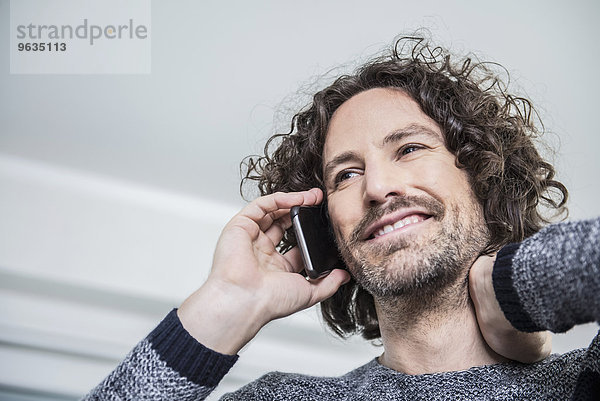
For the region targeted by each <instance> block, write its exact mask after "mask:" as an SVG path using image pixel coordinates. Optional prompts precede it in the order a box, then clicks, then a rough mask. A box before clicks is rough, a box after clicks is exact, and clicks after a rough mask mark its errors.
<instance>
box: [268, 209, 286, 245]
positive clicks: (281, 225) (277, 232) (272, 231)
mask: <svg viewBox="0 0 600 401" xmlns="http://www.w3.org/2000/svg"><path fill="white" fill-rule="evenodd" d="M291 226H292V219H291V218H290V214H289V213H285V214H284V215H283V216H281V217H280V218H278V219H277V220H275V221H274V222H273V223H272V225H271V227H269V228H268V229H267V230H266V231H265V234H266V235H267V237H269V239H270V240H271V242H272V243H273V245H274V246H277V244H279V242H281V239H282V238H283V234H284V233H285V230H287V229H288V228H290V227H291Z"/></svg>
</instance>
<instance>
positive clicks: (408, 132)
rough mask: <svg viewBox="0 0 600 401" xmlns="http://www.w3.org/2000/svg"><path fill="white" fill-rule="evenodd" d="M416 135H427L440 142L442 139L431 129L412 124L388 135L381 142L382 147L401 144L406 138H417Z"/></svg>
mask: <svg viewBox="0 0 600 401" xmlns="http://www.w3.org/2000/svg"><path fill="white" fill-rule="evenodd" d="M416 135H425V136H428V137H432V138H435V139H438V140H439V139H441V138H440V135H439V134H438V133H436V132H435V131H433V130H432V129H431V128H429V127H427V126H425V125H421V124H410V125H409V126H408V127H404V128H401V129H398V130H396V131H392V132H391V133H389V134H388V135H386V136H385V138H383V140H382V141H381V145H380V146H381V147H384V146H385V145H389V144H390V143H395V142H400V141H402V140H403V139H405V138H406V137H409V136H416Z"/></svg>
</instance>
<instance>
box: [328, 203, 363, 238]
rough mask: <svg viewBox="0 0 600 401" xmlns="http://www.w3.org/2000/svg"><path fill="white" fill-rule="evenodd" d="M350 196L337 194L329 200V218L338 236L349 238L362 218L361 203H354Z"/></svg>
mask: <svg viewBox="0 0 600 401" xmlns="http://www.w3.org/2000/svg"><path fill="white" fill-rule="evenodd" d="M348 195H350V194H341V193H337V194H335V195H331V196H330V197H329V198H328V199H327V203H328V204H327V207H328V209H329V218H330V219H331V224H332V225H333V227H334V230H335V232H336V233H337V234H340V235H342V237H343V238H348V236H349V235H350V233H351V232H352V229H353V228H354V226H355V225H356V224H357V223H358V221H359V220H360V218H361V215H360V212H361V208H360V203H358V204H357V203H356V202H353V201H352V199H350V198H351V197H350V196H348Z"/></svg>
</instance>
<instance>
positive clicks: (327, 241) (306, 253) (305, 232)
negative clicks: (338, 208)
mask: <svg viewBox="0 0 600 401" xmlns="http://www.w3.org/2000/svg"><path fill="white" fill-rule="evenodd" d="M290 214H291V217H292V225H293V227H294V231H295V233H296V239H297V241H298V247H299V248H300V251H301V252H302V259H303V261H304V266H305V270H306V274H307V275H308V277H310V278H318V277H321V276H323V275H326V274H327V273H329V272H330V271H331V270H333V269H335V268H343V267H344V264H343V262H342V260H341V258H340V255H339V252H338V249H337V246H336V244H335V240H334V237H333V231H332V229H331V227H330V224H329V220H328V218H327V211H326V209H325V207H323V206H295V207H293V208H292V210H291V211H290Z"/></svg>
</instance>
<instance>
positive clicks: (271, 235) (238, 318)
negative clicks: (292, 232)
mask: <svg viewBox="0 0 600 401" xmlns="http://www.w3.org/2000/svg"><path fill="white" fill-rule="evenodd" d="M322 200H323V193H322V192H321V190H319V189H311V190H310V191H305V192H293V193H281V192H280V193H275V194H271V195H267V196H263V197H261V198H258V199H256V200H254V201H253V202H251V203H250V204H248V205H247V206H246V207H245V208H244V209H242V210H241V211H240V212H239V213H238V214H237V215H235V216H234V217H233V218H232V219H231V220H230V221H229V223H228V224H227V225H226V226H225V228H224V229H223V232H222V233H221V237H220V238H219V241H218V243H217V247H216V250H215V254H214V258H213V265H212V270H211V273H210V275H209V277H208V279H207V281H206V282H205V283H204V284H203V285H202V287H200V288H199V289H198V290H197V291H196V292H194V293H193V294H192V295H191V296H190V297H188V298H187V299H186V300H185V301H184V303H183V304H182V305H181V307H180V308H179V310H178V312H177V313H178V316H179V319H180V320H181V323H182V324H183V327H184V328H185V329H186V330H187V331H188V332H189V333H190V334H191V335H192V336H193V337H194V338H195V339H196V340H198V341H199V342H201V343H202V344H203V345H204V346H206V347H208V348H210V349H212V350H214V351H218V352H221V353H223V354H230V355H233V354H237V352H238V351H239V350H240V349H241V348H242V347H243V346H244V345H245V344H247V343H248V342H249V341H250V340H251V339H252V338H253V337H254V336H255V335H256V334H257V333H258V331H259V330H260V329H261V328H262V327H263V326H264V325H265V324H267V323H268V322H270V321H271V320H274V319H277V318H280V317H284V316H288V315H291V314H293V313H295V312H298V311H300V310H302V309H306V308H309V307H311V306H313V305H314V304H316V303H317V302H320V301H322V300H324V299H327V298H329V297H330V296H332V295H333V294H334V293H335V292H336V291H337V289H338V288H339V287H340V286H341V285H343V284H344V283H346V282H347V281H348V280H349V279H350V276H349V274H348V273H347V272H346V271H344V270H340V269H336V270H334V271H332V272H331V273H330V274H329V275H328V276H326V277H324V278H322V279H319V280H310V281H309V280H306V279H305V278H304V277H303V276H302V275H300V274H298V273H299V272H301V271H302V269H303V268H304V266H303V263H302V258H301V255H300V252H299V251H298V249H297V248H293V249H291V250H290V251H289V252H287V253H286V254H285V255H282V254H280V253H279V252H278V251H277V249H276V248H275V247H276V245H277V244H278V243H279V242H280V241H281V238H282V237H283V234H284V232H285V230H286V229H288V228H289V227H291V224H292V223H291V220H290V209H291V208H292V206H296V205H306V206H311V205H317V204H319V203H321V201H322Z"/></svg>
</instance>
